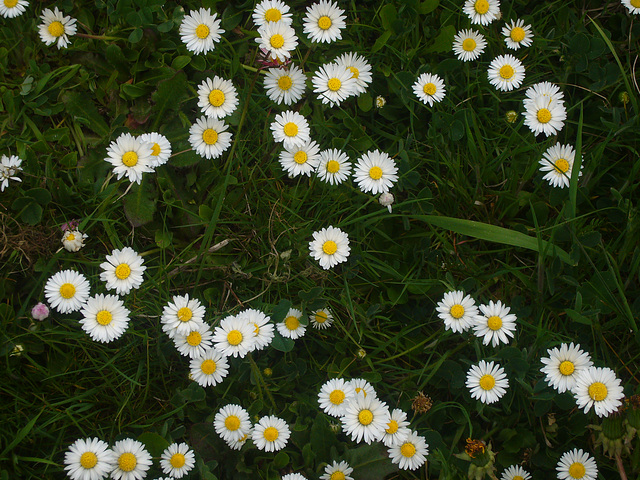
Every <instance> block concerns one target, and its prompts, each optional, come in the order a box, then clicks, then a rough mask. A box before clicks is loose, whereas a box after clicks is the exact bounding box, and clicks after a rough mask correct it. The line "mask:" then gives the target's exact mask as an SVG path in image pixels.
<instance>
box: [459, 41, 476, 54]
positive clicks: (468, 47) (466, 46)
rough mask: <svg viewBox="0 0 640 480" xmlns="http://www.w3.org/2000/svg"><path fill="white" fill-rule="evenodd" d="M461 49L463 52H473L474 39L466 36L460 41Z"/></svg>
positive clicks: (474, 46)
mask: <svg viewBox="0 0 640 480" xmlns="http://www.w3.org/2000/svg"><path fill="white" fill-rule="evenodd" d="M462 49H463V50H464V51H465V52H473V51H474V50H475V49H476V41H475V40H474V39H473V38H467V39H465V41H464V42H462Z"/></svg>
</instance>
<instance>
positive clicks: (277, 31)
mask: <svg viewBox="0 0 640 480" xmlns="http://www.w3.org/2000/svg"><path fill="white" fill-rule="evenodd" d="M258 33H259V34H260V36H259V37H258V38H256V42H258V46H259V47H260V48H261V49H263V50H264V51H267V52H269V56H270V57H271V58H272V59H274V60H278V61H280V62H284V61H286V60H287V58H289V57H291V52H292V51H293V50H294V49H295V48H296V46H297V45H298V37H297V36H296V31H295V30H294V29H293V27H291V26H290V25H287V24H286V23H282V22H277V23H265V24H264V25H262V26H261V27H260V28H258Z"/></svg>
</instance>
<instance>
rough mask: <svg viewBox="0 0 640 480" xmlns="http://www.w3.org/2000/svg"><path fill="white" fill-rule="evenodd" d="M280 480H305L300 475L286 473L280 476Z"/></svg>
mask: <svg viewBox="0 0 640 480" xmlns="http://www.w3.org/2000/svg"><path fill="white" fill-rule="evenodd" d="M282 480H307V477H305V476H304V475H302V474H301V473H288V474H286V475H283V476H282Z"/></svg>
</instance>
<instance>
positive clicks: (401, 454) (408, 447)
mask: <svg viewBox="0 0 640 480" xmlns="http://www.w3.org/2000/svg"><path fill="white" fill-rule="evenodd" d="M428 454H429V445H427V441H426V440H425V438H424V437H422V436H420V435H418V434H417V432H413V431H412V432H411V433H410V434H409V435H408V436H407V438H405V439H404V441H403V442H402V443H400V444H398V445H392V446H390V447H389V458H390V459H391V463H395V464H397V465H398V467H400V469H401V470H416V469H417V468H420V467H421V466H422V465H424V463H425V462H426V461H427V455H428Z"/></svg>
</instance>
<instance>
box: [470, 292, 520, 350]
mask: <svg viewBox="0 0 640 480" xmlns="http://www.w3.org/2000/svg"><path fill="white" fill-rule="evenodd" d="M480 310H481V312H482V314H481V315H478V316H477V317H476V322H475V323H474V325H473V330H474V332H473V333H475V335H476V337H480V338H482V344H483V345H489V342H491V346H492V347H496V346H498V345H499V344H500V342H502V343H509V339H508V338H507V337H512V338H513V332H514V331H515V329H516V320H517V317H516V316H515V315H514V314H513V313H509V311H510V310H511V309H510V308H509V307H507V306H506V305H503V303H502V302H501V301H500V300H498V303H493V300H490V301H489V305H480Z"/></svg>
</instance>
